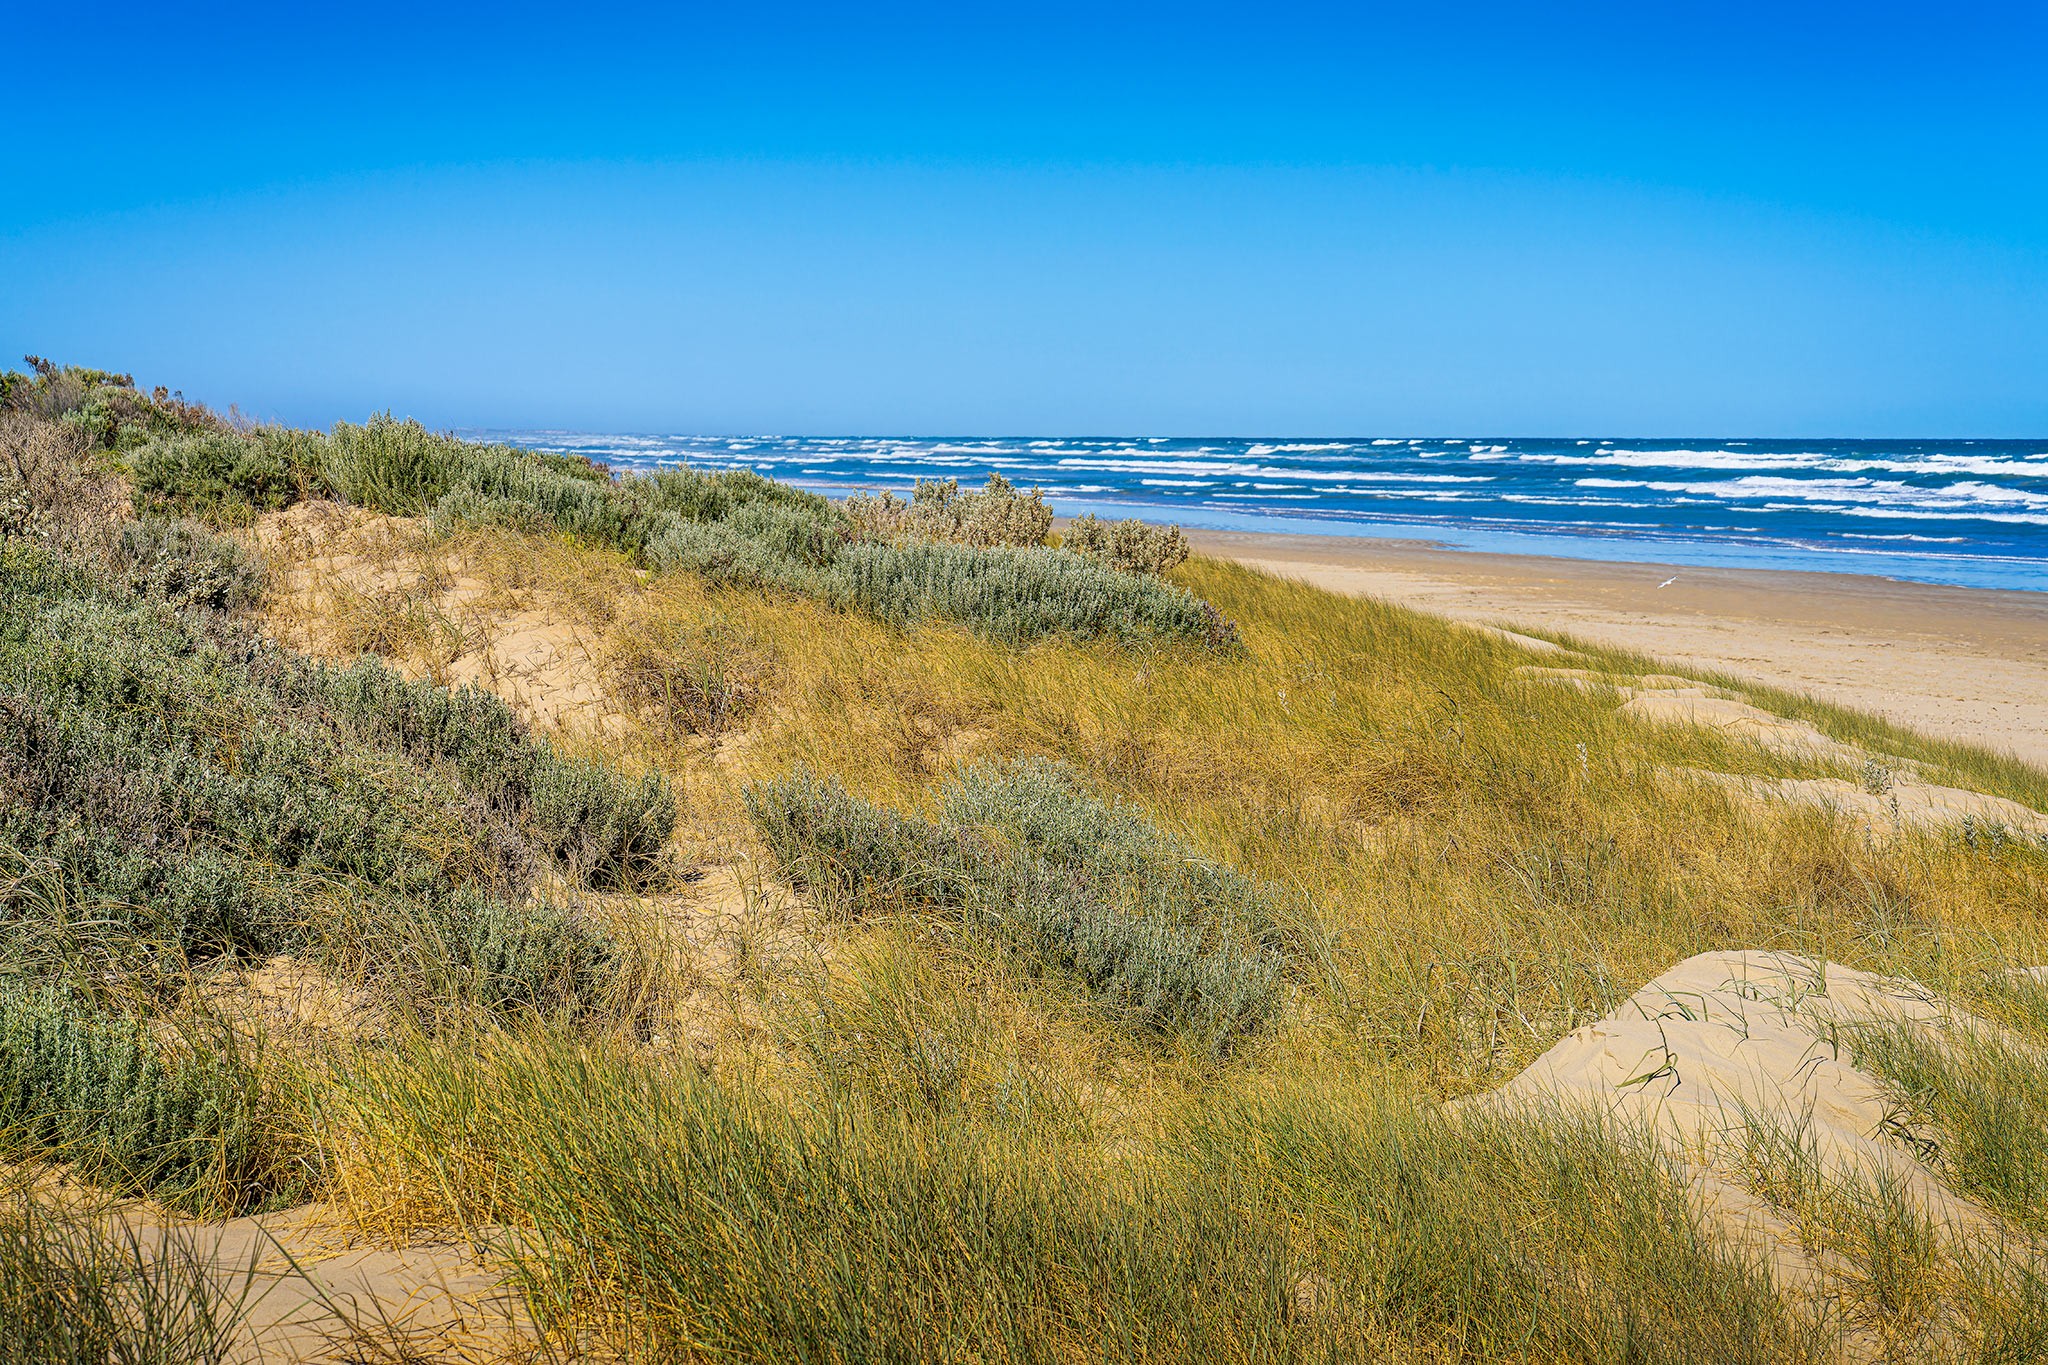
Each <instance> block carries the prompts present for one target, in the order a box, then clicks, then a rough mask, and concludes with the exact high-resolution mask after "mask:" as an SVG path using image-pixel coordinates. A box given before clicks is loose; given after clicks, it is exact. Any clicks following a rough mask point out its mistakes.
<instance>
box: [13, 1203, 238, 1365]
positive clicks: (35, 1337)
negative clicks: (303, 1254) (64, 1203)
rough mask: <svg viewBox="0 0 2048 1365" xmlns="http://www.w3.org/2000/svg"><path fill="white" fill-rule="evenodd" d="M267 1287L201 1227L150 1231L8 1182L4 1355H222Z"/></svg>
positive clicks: (212, 1362)
mask: <svg viewBox="0 0 2048 1365" xmlns="http://www.w3.org/2000/svg"><path fill="white" fill-rule="evenodd" d="M259 1296H260V1291H259V1290H257V1289H256V1286H255V1281H254V1277H253V1276H252V1275H250V1274H248V1273H246V1272H245V1273H242V1274H239V1275H238V1274H236V1273H235V1269H234V1268H233V1267H227V1266H222V1265H220V1264H218V1263H217V1261H216V1260H215V1259H214V1258H213V1256H212V1255H211V1254H210V1251H209V1249H208V1248H207V1246H206V1244H205V1239H204V1235H203V1234H198V1235H194V1234H172V1235H169V1236H167V1237H164V1238H162V1239H160V1240H159V1239H149V1240H147V1241H146V1240H145V1239H144V1238H143V1237H141V1236H139V1235H138V1234H137V1233H136V1232H135V1231H134V1230H133V1229H132V1228H127V1227H125V1226H112V1227H109V1226H105V1225H101V1224H97V1223H94V1222H92V1221H90V1220H88V1219H85V1218H81V1217H79V1216H76V1215H74V1214H69V1213H65V1212H63V1211H58V1210H53V1209H50V1208H48V1207H45V1206H43V1205H39V1204H38V1203H37V1202H35V1201H34V1200H33V1199H32V1198H30V1197H29V1196H28V1194H27V1193H25V1192H23V1191H19V1190H15V1189H12V1188H4V1189H0V1323H5V1324H6V1328H7V1330H6V1331H5V1332H4V1333H0V1365H54V1363H55V1362H66V1363H67V1365H68V1363H69V1362H81V1365H82V1363H83V1362H87V1361H91V1362H104V1363H105V1365H218V1363H219V1362H226V1361H229V1360H234V1359H238V1358H241V1357H240V1355H239V1354H238V1348H239V1347H240V1345H241V1342H240V1340H239V1336H238V1333H239V1328H240V1326H241V1324H242V1322H243V1321H244V1320H245V1319H246V1318H247V1316H248V1314H249V1310H250V1308H251V1307H252V1306H253V1304H254V1302H255V1300H256V1299H257V1298H258V1297H259Z"/></svg>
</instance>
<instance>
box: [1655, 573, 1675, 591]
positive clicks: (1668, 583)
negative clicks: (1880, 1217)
mask: <svg viewBox="0 0 2048 1365" xmlns="http://www.w3.org/2000/svg"><path fill="white" fill-rule="evenodd" d="M1677 581H1678V575H1677V574H1673V575H1671V577H1669V578H1667V579H1665V580H1664V581H1663V582H1662V583H1659V584H1658V585H1657V586H1658V587H1660V588H1668V587H1670V586H1671V585H1672V584H1673V583H1676V582H1677Z"/></svg>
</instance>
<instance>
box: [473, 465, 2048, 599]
mask: <svg viewBox="0 0 2048 1365" xmlns="http://www.w3.org/2000/svg"><path fill="white" fill-rule="evenodd" d="M463 434H465V435H469V436H474V437H478V438H483V439H490V440H497V441H505V442H508V443H510V444H514V445H519V446H525V447H529V448H532V449H538V450H551V451H564V452H573V453H577V454H582V455H588V456H590V457H591V458H592V459H596V460H600V461H602V462H604V463H605V464H608V465H611V466H612V467H613V468H615V469H617V470H620V471H622V472H623V471H629V470H631V471H646V470H654V469H662V468H670V467H674V466H677V465H684V464H688V465H695V466H699V467H703V468H745V469H755V470H758V471H760V472H761V473H763V474H766V475H769V476H771V477H773V478H777V479H782V480H785V481H787V482H790V483H794V484H797V485H799V486H802V487H805V488H811V489H816V490H818V491H820V492H823V493H827V494H831V495H834V496H838V495H843V494H845V493H848V492H851V491H853V490H856V489H882V488H889V489H896V490H899V491H902V490H907V489H908V488H909V487H910V486H911V484H912V483H913V482H914V481H915V480H918V479H947V478H951V479H958V480H960V482H961V484H962V485H963V486H977V487H978V486H979V485H980V484H981V483H982V481H983V480H984V479H985V478H986V477H987V476H988V475H989V474H990V473H992V472H993V473H1000V474H1002V475H1003V477H1005V478H1007V479H1009V480H1010V481H1011V482H1012V483H1015V484H1018V485H1020V486H1022V487H1026V488H1029V487H1032V486H1036V487H1039V488H1042V489H1044V490H1045V494H1046V498H1047V500H1048V501H1049V502H1051V503H1052V505H1053V507H1054V509H1055V510H1057V511H1058V512H1060V513H1061V514H1063V515H1065V514H1073V515H1078V514H1080V513H1083V512H1094V513H1096V514H1097V515H1100V516H1105V517H1130V516H1135V517H1143V518H1145V519H1146V520H1149V521H1175V522H1179V523H1180V524H1182V525H1184V526H1189V527H1197V526H1199V527H1211V528H1219V529H1227V530H1246V531H1274V532H1295V533H1306V534H1313V535H1360V536H1398V537H1404V538H1409V539H1420V540H1428V541H1433V542H1437V543H1439V544H1444V545H1449V546H1453V547H1457V548H1464V549H1472V550H1492V551H1500V552H1507V553H1516V554H1539V555H1557V556H1563V557H1567V558H1573V559H1601V560H1627V561H1643V562H1648V563H1655V564H1678V565H1726V566H1733V567H1744V568H1774V569H1808V570H1822V571H1831V572H1840V573H1865V574H1878V575H1883V576H1886V577H1891V578H1900V579H1909V580H1916V581H1921V582H1929V583H1953V584H1960V585H1964V586H1969V587H1987V588H2024V589H2032V590H2036V591H2039V590H2048V439H2044V440H2037V441H2010V440H2003V441H1991V440H1982V441H1771V440H1743V441H1726V440H1711V441H1710V440H1700V439H1687V440H1670V439H1664V440H1640V439H1638V440H1624V439H1619V438H1617V439H1612V440H1605V439H1598V438H1587V439H1580V438H1576V437H1574V438H1568V439H1562V440H1529V439H1521V438H1516V439H1507V438H1484V437H1482V438H1472V439H1459V440H1437V439H1410V438H1406V437H1401V438H1394V437H1380V438H1371V439H1362V440H1316V439H1291V440H1238V439H1231V440H1221V439H1217V440H1193V439H1180V438H1152V439H1138V440H1127V439H1093V438H1073V437H1068V438H1015V439H1012V438H983V437H972V438H944V439H939V438H934V439H922V438H920V439H894V438H873V437H833V438H827V437H810V436H805V437H789V436H646V435H600V434H593V433H580V432H562V431H472V432H465V433H463Z"/></svg>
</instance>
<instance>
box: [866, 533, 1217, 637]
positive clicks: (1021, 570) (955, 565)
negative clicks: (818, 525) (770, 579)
mask: <svg viewBox="0 0 2048 1365" xmlns="http://www.w3.org/2000/svg"><path fill="white" fill-rule="evenodd" d="M832 587H833V589H834V590H835V591H836V594H837V596H838V599H839V600H842V601H843V602H844V603H845V604H846V605H850V606H856V607H859V608H860V609H862V610H864V611H867V612H869V613H871V614H873V615H875V616H879V617H881V618H882V619H883V620H885V621H890V622H893V623H895V624H897V625H902V626H914V625H922V624H925V623H928V622H932V621H947V620H952V621H960V622H962V623H964V624H965V625H967V626H968V627H970V628H971V629H973V630H975V631H976V632H978V633H980V634H982V635H986V636H988V637H990V638H991V639H997V640H1005V641H1013V642H1025V641H1030V640H1035V639H1039V638H1041V637H1043V636H1046V635H1052V634H1069V635H1078V636H1082V637H1085V638H1100V639H1110V640H1116V641H1119V642H1122V643H1139V642H1142V641H1145V640H1148V639H1154V638H1158V637H1162V636H1164V637H1167V638H1179V639H1185V640H1194V641H1199V642H1201V643H1204V644H1207V645H1210V646H1212V647H1215V648H1234V647H1236V645H1237V643H1238V638H1237V631H1236V628H1235V627H1234V626H1232V625H1231V624H1230V623H1229V622H1228V621H1226V620H1224V619H1223V617H1222V616H1221V615H1219V614H1218V613H1217V611H1216V609H1215V608H1214V607H1211V606H1210V605H1209V604H1208V603H1206V602H1203V601H1202V600H1201V599H1199V598H1197V597H1195V596H1194V595H1193V594H1192V593H1189V592H1188V591H1186V590H1185V589H1182V588H1178V587H1175V586H1173V585H1172V584H1169V583H1162V582H1159V581H1158V580H1157V579H1153V578H1147V577H1142V576H1140V575H1136V574H1128V573H1121V572H1118V571H1117V570H1115V569H1111V568H1109V567H1107V566H1106V565H1103V564H1101V563H1098V562H1097V561H1095V560H1092V559H1089V558H1087V557H1085V556H1082V555H1078V554H1074V553H1072V552H1070V551H1066V550H1055V549H1047V548H1044V547H1036V548H1027V549H1019V548H998V549H976V548H973V547H970V546H966V545H949V544H944V543H939V542H907V543H901V544H881V543H876V542H866V543H860V544H855V545H852V546H849V547H848V548H847V550H846V551H845V553H844V554H842V555H841V556H840V557H839V559H838V561H837V563H836V564H835V565H834V579H833V581H832Z"/></svg>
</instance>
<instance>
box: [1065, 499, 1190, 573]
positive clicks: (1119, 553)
mask: <svg viewBox="0 0 2048 1365" xmlns="http://www.w3.org/2000/svg"><path fill="white" fill-rule="evenodd" d="M1060 543H1061V544H1062V545H1064V546H1066V547H1067V548H1068V549H1070V550H1074V551H1076V552H1078V553H1080V554H1084V555H1090V556H1093V557H1094V558H1096V559H1099V560H1101V561H1102V562H1103V563H1105V564H1108V565H1109V566H1110V567H1111V568H1113V569H1121V570H1123V571H1124V572H1125V573H1145V574H1153V575H1155V576H1157V575H1160V574H1166V573H1171V572H1172V571H1173V570H1174V569H1177V568H1179V567H1180V566H1181V565H1182V564H1184V563H1186V562H1187V557H1188V553H1189V550H1188V539H1187V537H1186V536H1185V535H1183V534H1181V529H1180V527H1178V526H1153V525H1151V524H1149V523H1147V522H1143V521H1139V520H1138V519H1137V518H1136V517H1126V518H1125V519H1124V520H1122V521H1116V522H1105V521H1102V520H1099V519H1098V518H1097V517H1096V515H1095V514H1094V513H1093V512H1090V513H1088V514H1087V515H1085V516H1079V517H1075V518H1074V519H1073V520H1072V521H1070V522H1068V523H1067V529H1066V531H1065V532H1064V533H1063V534H1062V535H1061V536H1060Z"/></svg>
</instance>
